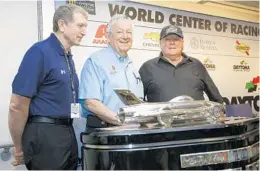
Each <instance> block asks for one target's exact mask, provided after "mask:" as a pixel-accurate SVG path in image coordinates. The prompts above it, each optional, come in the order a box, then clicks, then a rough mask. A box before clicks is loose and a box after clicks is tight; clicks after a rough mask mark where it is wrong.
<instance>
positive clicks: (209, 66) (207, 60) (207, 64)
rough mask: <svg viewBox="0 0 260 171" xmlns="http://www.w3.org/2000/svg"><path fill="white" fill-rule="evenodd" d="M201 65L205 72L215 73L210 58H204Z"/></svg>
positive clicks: (214, 66)
mask: <svg viewBox="0 0 260 171" xmlns="http://www.w3.org/2000/svg"><path fill="white" fill-rule="evenodd" d="M203 65H204V66H205V68H207V70H211V71H215V69H216V65H215V64H214V63H213V61H212V60H211V59H210V58H205V59H204V60H203Z"/></svg>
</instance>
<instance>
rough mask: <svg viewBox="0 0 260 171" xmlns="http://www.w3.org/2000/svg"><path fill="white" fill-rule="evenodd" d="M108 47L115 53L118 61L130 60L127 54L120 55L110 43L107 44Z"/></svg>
mask: <svg viewBox="0 0 260 171" xmlns="http://www.w3.org/2000/svg"><path fill="white" fill-rule="evenodd" d="M108 49H109V50H111V51H112V52H113V54H115V56H116V58H117V59H118V61H119V62H130V61H131V59H130V58H129V57H128V55H127V56H126V57H124V56H120V55H119V54H118V53H117V52H116V51H115V50H114V49H113V47H112V46H111V45H108Z"/></svg>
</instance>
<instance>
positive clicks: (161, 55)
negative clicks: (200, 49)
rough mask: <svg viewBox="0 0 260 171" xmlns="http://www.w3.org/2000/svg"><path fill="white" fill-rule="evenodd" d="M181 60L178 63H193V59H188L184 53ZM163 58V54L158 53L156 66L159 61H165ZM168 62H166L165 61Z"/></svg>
mask: <svg viewBox="0 0 260 171" xmlns="http://www.w3.org/2000/svg"><path fill="white" fill-rule="evenodd" d="M181 55H182V57H183V58H182V60H181V62H180V63H187V62H188V61H191V62H194V61H193V59H192V58H190V57H189V56H188V55H186V54H185V53H184V52H182V54H181ZM163 58H164V57H163V54H162V52H160V55H159V58H158V60H157V64H158V63H159V62H160V61H161V60H163V61H166V60H165V59H163ZM167 62H168V61H167Z"/></svg>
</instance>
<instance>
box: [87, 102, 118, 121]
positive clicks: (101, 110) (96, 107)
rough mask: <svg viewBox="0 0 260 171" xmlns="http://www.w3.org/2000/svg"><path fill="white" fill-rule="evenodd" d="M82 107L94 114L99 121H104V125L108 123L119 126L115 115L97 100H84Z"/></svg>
mask: <svg viewBox="0 0 260 171" xmlns="http://www.w3.org/2000/svg"><path fill="white" fill-rule="evenodd" d="M84 106H85V108H86V109H87V110H89V111H91V112H92V113H95V115H96V116H97V117H99V118H100V119H101V120H103V121H105V122H106V123H110V124H113V125H120V123H119V122H118V119H117V114H116V113H114V112H113V111H112V110H110V109H109V108H107V107H106V106H105V105H104V104H103V103H101V102H100V101H99V100H97V99H88V100H85V103H84Z"/></svg>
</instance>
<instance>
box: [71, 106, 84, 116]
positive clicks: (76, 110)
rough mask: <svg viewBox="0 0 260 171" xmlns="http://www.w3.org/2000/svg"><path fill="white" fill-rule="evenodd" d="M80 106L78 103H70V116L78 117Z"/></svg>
mask: <svg viewBox="0 0 260 171" xmlns="http://www.w3.org/2000/svg"><path fill="white" fill-rule="evenodd" d="M80 113H81V106H80V104H79V103H71V105H70V117H71V118H80Z"/></svg>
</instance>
